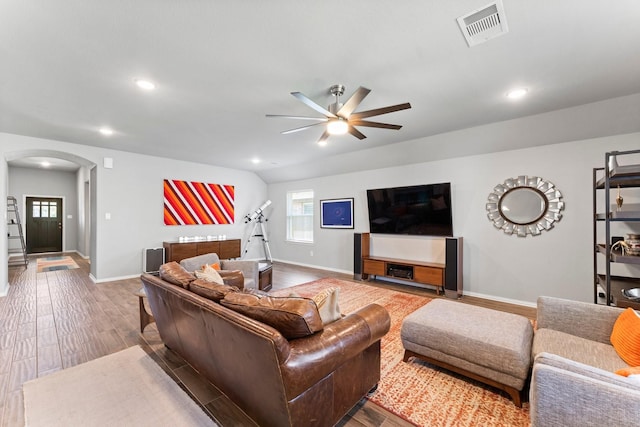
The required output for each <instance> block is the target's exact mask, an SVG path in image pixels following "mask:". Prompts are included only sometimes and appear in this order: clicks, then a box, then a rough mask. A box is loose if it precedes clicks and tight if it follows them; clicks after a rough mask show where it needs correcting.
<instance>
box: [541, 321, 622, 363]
mask: <svg viewBox="0 0 640 427" xmlns="http://www.w3.org/2000/svg"><path fill="white" fill-rule="evenodd" d="M543 352H546V353H553V354H557V355H558V356H562V357H564V358H566V359H569V360H573V361H576V362H580V363H584V364H585V365H591V366H594V367H596V368H600V369H603V370H605V371H609V372H615V371H617V370H618V369H622V368H627V367H628V365H627V364H626V363H625V362H624V360H622V359H621V358H620V356H618V354H617V353H616V351H615V349H614V348H613V346H611V345H609V344H604V343H601V342H597V341H591V340H588V339H586V338H580V337H576V336H575V335H571V334H567V333H565V332H560V331H556V330H553V329H546V328H543V329H538V330H537V331H536V332H535V335H534V336H533V345H532V347H531V353H532V356H533V357H534V358H535V357H536V356H537V355H538V354H540V353H543Z"/></svg>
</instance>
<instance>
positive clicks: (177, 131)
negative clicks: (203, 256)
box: [0, 0, 640, 180]
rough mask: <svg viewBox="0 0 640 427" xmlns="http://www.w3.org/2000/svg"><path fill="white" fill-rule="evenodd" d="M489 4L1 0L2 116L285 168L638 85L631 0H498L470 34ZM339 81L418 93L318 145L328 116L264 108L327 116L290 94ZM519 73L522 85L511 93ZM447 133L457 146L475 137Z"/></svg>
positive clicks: (382, 93)
mask: <svg viewBox="0 0 640 427" xmlns="http://www.w3.org/2000/svg"><path fill="white" fill-rule="evenodd" d="M487 2H488V0H456V1H437V2H436V1H432V0H407V1H402V2H390V1H384V2H383V1H371V0H352V1H337V0H323V1H308V0H305V1H300V0H295V1H294V0H291V1H282V0H275V1H269V2H266V1H257V0H252V1H199V0H185V1H175V0H136V1H130V0H109V1H95V0H89V1H87V0H75V1H71V0H69V1H62V2H60V1H35V0H34V1H26V0H23V1H15V0H0V57H1V65H0V132H7V133H15V134H20V135H28V136H34V137H40V138H47V139H53V140H60V141H67V142H72V143H77V144H86V145H91V146H96V147H105V148H110V149H116V150H123V151H130V152H136V153H146V154H151V155H157V156H163V157H169V158H175V159H183V160H187V161H194V162H200V163H206V164H211V165H220V166H227V167H232V168H237V169H244V170H250V171H256V172H257V173H258V174H261V175H263V176H268V177H269V179H268V180H278V171H281V170H282V171H285V170H287V169H290V168H293V166H294V165H300V164H306V163H309V162H317V163H322V161H323V159H327V160H328V159H335V158H336V156H341V155H345V154H348V153H354V152H360V151H362V150H367V151H362V152H363V153H365V152H371V150H370V149H374V148H377V147H383V146H387V145H390V144H399V143H403V142H406V141H416V140H418V141H419V140H420V139H422V138H428V137H432V136H434V135H439V134H443V133H446V132H451V131H456V130H460V129H466V128H470V127H474V126H481V125H485V124H488V123H495V122H502V121H506V120H511V119H516V118H520V117H525V116H531V115H537V114H543V113H546V112H550V111H556V110H560V109H566V108H570V107H575V106H579V105H583V104H589V103H594V102H598V101H603V100H607V99H612V98H617V97H623V96H626V95H632V94H638V93H640V53H639V52H640V25H638V21H639V19H640V2H638V1H637V0H616V1H605V0H562V1H557V0H539V1H526V2H525V1H519V0H504V1H503V4H504V15H503V16H502V19H503V20H506V21H505V22H506V23H507V24H508V32H507V33H506V34H504V35H501V36H499V37H496V38H493V39H491V40H488V41H487V42H486V43H482V44H479V45H477V46H474V47H469V46H468V45H467V43H466V41H465V39H464V37H463V35H462V32H461V30H460V28H459V27H458V24H457V22H456V18H458V17H460V16H462V15H465V14H468V13H470V12H472V11H474V10H476V9H479V8H482V7H484V6H486V5H487ZM136 79H147V80H151V81H153V82H154V83H155V84H156V88H155V90H152V91H143V90H140V89H138V88H137V87H136V85H135V84H134V81H135V80H136ZM334 84H342V85H345V86H346V91H345V96H344V99H346V98H348V96H349V95H350V94H351V93H353V91H355V90H356V89H357V88H358V87H359V86H364V87H367V88H369V89H371V90H372V91H371V93H370V94H369V95H368V97H367V98H365V99H364V101H363V102H362V104H361V105H360V106H359V107H358V110H359V111H362V110H369V109H374V108H378V107H384V106H387V105H393V104H399V103H403V102H410V103H411V105H412V108H411V109H410V110H405V111H400V112H395V113H391V114H387V115H384V116H379V117H377V118H376V119H378V120H379V121H382V122H386V123H394V124H400V125H403V127H402V129H400V130H386V129H375V128H361V129H360V130H361V131H362V132H363V133H364V134H365V135H366V136H367V138H366V139H363V140H358V139H356V138H354V137H353V136H351V135H349V134H347V135H344V136H332V137H331V138H330V139H329V140H328V145H327V146H325V147H319V146H318V145H317V144H316V141H317V140H318V138H319V136H320V134H321V133H322V129H320V127H315V128H312V129H309V130H305V131H301V132H295V133H291V134H287V135H283V134H281V133H280V132H281V131H283V130H287V129H291V128H295V127H299V126H303V125H305V124H307V123H304V122H298V121H295V120H291V119H278V118H266V117H265V114H289V115H303V116H314V115H315V116H319V115H318V113H316V112H314V111H313V110H312V109H310V108H309V107H308V106H306V105H304V104H303V103H301V102H299V101H298V100H297V99H295V98H294V97H293V96H291V95H290V92H293V91H299V92H302V93H304V94H305V95H307V96H308V97H309V98H311V99H313V100H314V101H315V102H317V103H318V104H320V105H321V106H325V107H326V106H328V105H329V104H330V103H331V102H332V97H331V95H330V94H329V87H330V86H331V85H334ZM517 87H525V88H527V89H528V93H527V96H526V97H524V98H522V99H519V100H511V99H509V98H507V97H506V96H505V94H506V93H507V92H508V91H509V90H511V89H513V88H517ZM582 120H587V121H588V117H587V118H586V119H582ZM636 122H638V123H640V120H636ZM574 125H575V126H580V125H581V124H580V123H575V124H574ZM603 126H604V125H603ZM102 127H108V128H110V129H112V130H113V134H112V135H110V136H104V135H102V134H100V133H99V132H98V131H99V129H100V128H102ZM624 130H625V129H622V131H624ZM615 131H616V130H612V132H615ZM454 143H455V144H458V145H456V147H455V149H454V150H453V151H455V152H457V153H460V154H464V153H465V152H466V151H465V150H468V149H469V144H472V143H473V141H467V140H460V141H456V142H454ZM476 149H477V147H476ZM486 150H491V147H487V148H486ZM253 160H259V162H258V163H254V162H253ZM282 176H285V175H282Z"/></svg>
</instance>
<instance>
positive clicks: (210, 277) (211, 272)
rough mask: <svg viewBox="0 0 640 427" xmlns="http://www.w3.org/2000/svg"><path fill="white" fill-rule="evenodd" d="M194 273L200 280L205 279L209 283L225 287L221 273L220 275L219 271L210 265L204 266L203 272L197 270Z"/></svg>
mask: <svg viewBox="0 0 640 427" xmlns="http://www.w3.org/2000/svg"><path fill="white" fill-rule="evenodd" d="M194 273H195V275H196V277H197V278H198V279H203V280H206V281H207V282H212V283H217V284H219V285H224V280H222V276H220V273H218V271H217V270H216V269H215V268H213V267H212V266H210V265H207V264H205V265H203V266H202V270H196V271H195V272H194Z"/></svg>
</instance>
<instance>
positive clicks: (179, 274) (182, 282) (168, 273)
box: [160, 261, 196, 289]
mask: <svg viewBox="0 0 640 427" xmlns="http://www.w3.org/2000/svg"><path fill="white" fill-rule="evenodd" d="M160 278H161V279H163V280H166V281H167V282H169V283H173V284H174V285H178V286H182V287H183V288H185V289H188V287H189V283H191V282H193V281H194V280H196V276H194V275H193V274H191V273H189V272H188V271H187V270H185V269H184V268H182V266H181V265H180V264H178V263H177V262H175V261H171V262H168V263H166V264H162V265H161V266H160Z"/></svg>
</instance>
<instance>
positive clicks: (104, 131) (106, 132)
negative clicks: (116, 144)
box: [99, 128, 113, 136]
mask: <svg viewBox="0 0 640 427" xmlns="http://www.w3.org/2000/svg"><path fill="white" fill-rule="evenodd" d="M99 132H100V133H101V134H103V135H104V136H111V135H113V130H111V129H109V128H100V130H99Z"/></svg>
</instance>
